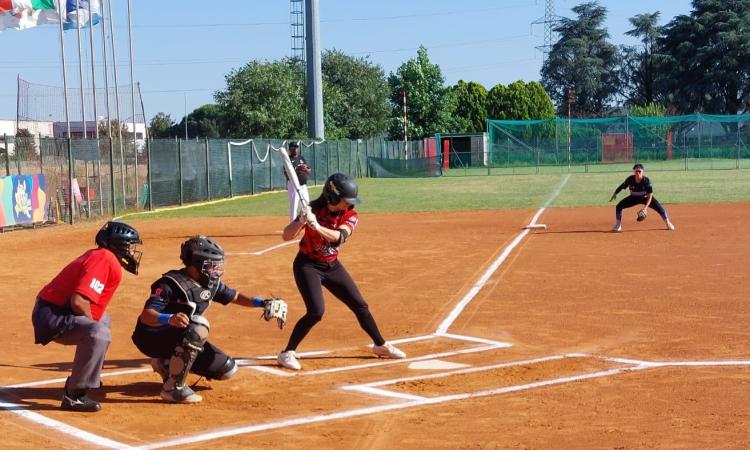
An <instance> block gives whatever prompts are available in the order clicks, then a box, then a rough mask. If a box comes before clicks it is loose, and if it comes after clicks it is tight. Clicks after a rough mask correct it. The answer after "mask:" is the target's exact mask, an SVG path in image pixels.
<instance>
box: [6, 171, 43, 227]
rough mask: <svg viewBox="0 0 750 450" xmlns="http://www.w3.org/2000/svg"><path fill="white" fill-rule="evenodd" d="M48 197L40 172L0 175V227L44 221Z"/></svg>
mask: <svg viewBox="0 0 750 450" xmlns="http://www.w3.org/2000/svg"><path fill="white" fill-rule="evenodd" d="M48 198H49V197H48V195H47V183H46V181H45V179H44V175H42V174H37V175H12V176H9V177H0V227H10V226H13V225H31V224H34V223H43V222H46V221H47V199H48Z"/></svg>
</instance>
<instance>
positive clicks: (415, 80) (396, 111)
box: [388, 46, 452, 139]
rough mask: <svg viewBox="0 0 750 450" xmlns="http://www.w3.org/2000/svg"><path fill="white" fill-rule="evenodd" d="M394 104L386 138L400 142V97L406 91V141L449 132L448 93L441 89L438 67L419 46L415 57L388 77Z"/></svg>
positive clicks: (423, 48) (401, 118)
mask: <svg viewBox="0 0 750 450" xmlns="http://www.w3.org/2000/svg"><path fill="white" fill-rule="evenodd" d="M388 85H389V86H390V89H391V94H390V100H391V103H392V105H393V110H392V115H391V121H390V124H389V126H388V135H389V136H390V138H391V139H403V135H404V132H403V123H404V122H403V120H404V119H403V116H404V109H403V100H402V99H403V95H404V90H406V98H407V107H406V110H407V114H408V123H407V125H408V134H409V138H412V139H421V138H423V137H426V136H430V135H432V134H434V133H436V132H438V131H450V130H449V128H448V127H449V126H450V123H451V117H450V116H451V112H452V110H451V106H452V105H451V100H452V97H451V92H450V90H449V89H446V88H445V86H444V79H443V74H442V72H441V71H440V66H438V65H437V64H432V63H431V62H430V58H429V57H428V56H427V49H426V48H425V47H423V46H420V47H419V50H418V51H417V57H416V58H412V59H410V60H408V61H406V62H405V63H403V64H402V65H401V66H400V67H399V68H398V70H396V73H391V75H390V76H389V77H388Z"/></svg>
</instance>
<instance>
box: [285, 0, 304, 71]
mask: <svg viewBox="0 0 750 450" xmlns="http://www.w3.org/2000/svg"><path fill="white" fill-rule="evenodd" d="M289 15H290V24H291V31H292V59H294V60H295V61H300V62H301V63H303V64H304V63H305V5H304V0H290V4H289Z"/></svg>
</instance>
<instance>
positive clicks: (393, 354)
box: [372, 342, 406, 359]
mask: <svg viewBox="0 0 750 450" xmlns="http://www.w3.org/2000/svg"><path fill="white" fill-rule="evenodd" d="M372 352H373V353H375V354H376V355H377V356H378V358H388V359H404V358H406V353H404V352H402V351H401V350H399V349H397V348H396V347H394V346H393V344H390V343H388V342H386V343H384V344H383V345H373V346H372Z"/></svg>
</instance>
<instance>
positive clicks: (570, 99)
mask: <svg viewBox="0 0 750 450" xmlns="http://www.w3.org/2000/svg"><path fill="white" fill-rule="evenodd" d="M575 99H576V88H574V87H569V88H568V173H570V162H571V156H572V150H571V136H570V133H571V128H572V127H571V122H572V117H571V113H570V111H571V105H573V102H574V101H575Z"/></svg>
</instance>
